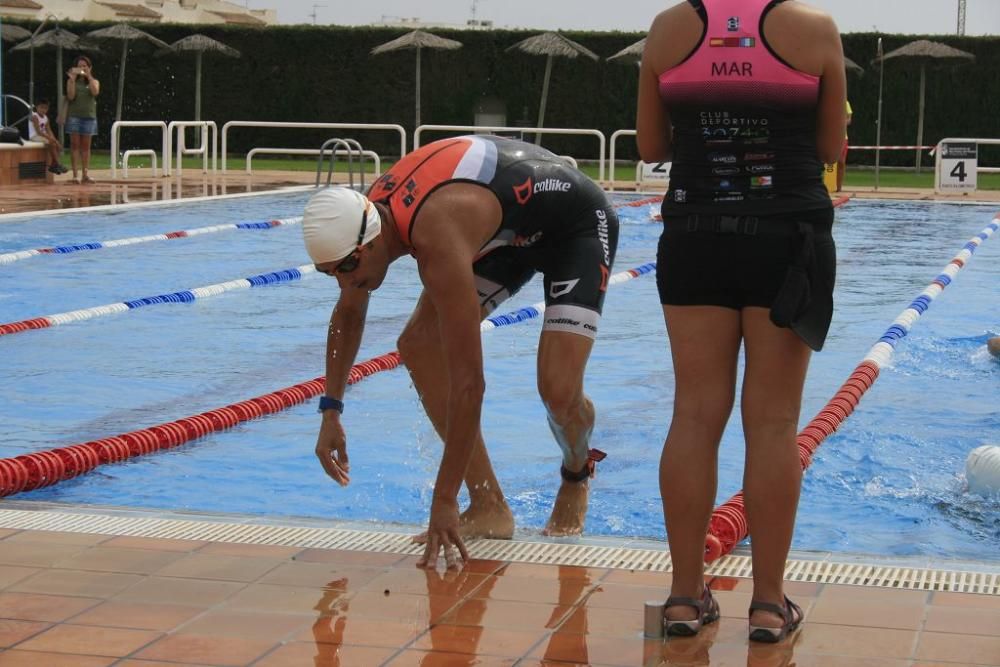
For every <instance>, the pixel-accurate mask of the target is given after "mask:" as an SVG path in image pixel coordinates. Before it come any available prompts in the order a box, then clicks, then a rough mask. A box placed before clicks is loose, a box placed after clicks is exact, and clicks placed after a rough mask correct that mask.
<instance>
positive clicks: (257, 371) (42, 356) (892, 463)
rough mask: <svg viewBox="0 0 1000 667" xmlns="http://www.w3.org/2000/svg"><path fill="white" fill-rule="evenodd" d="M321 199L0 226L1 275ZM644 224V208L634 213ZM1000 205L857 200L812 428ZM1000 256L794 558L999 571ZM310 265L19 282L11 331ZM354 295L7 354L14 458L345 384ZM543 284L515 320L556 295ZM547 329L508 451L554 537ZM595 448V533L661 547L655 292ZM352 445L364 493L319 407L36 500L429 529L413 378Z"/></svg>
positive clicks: (220, 237)
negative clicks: (840, 557) (987, 564)
mask: <svg viewBox="0 0 1000 667" xmlns="http://www.w3.org/2000/svg"><path fill="white" fill-rule="evenodd" d="M307 197H308V193H305V192H301V191H300V192H293V193H287V194H278V195H268V196H261V197H248V198H239V199H219V200H214V201H205V202H198V203H193V204H185V205H176V206H175V205H169V206H157V207H139V208H129V209H120V210H113V211H110V212H108V211H102V212H81V213H73V214H64V215H59V216H53V217H42V218H38V219H31V218H21V219H14V220H12V221H9V222H4V223H3V224H0V253H3V252H9V251H14V250H22V249H27V248H37V247H40V246H53V245H60V244H69V243H78V242H81V241H93V240H99V239H112V238H121V237H131V236H140V235H143V234H155V233H163V232H168V231H171V230H177V229H189V228H196V227H201V226H205V225H214V224H222V223H232V222H246V221H256V220H267V219H271V218H276V217H288V216H294V215H299V214H301V210H302V206H303V204H304V202H305V200H306V198H307ZM617 200H618V201H620V202H624V201H626V198H624V197H618V198H617ZM994 213H995V209H994V208H992V207H985V206H957V205H950V204H935V203H926V202H919V203H898V202H896V203H888V202H853V203H851V204H849V205H848V206H847V207H845V208H844V209H841V211H840V212H839V213H838V223H837V225H836V226H835V228H834V234H835V238H836V241H837V243H838V250H839V256H840V262H839V276H838V285H837V293H836V299H837V304H838V307H837V312H836V315H835V317H834V323H833V326H832V328H831V335H830V338H829V340H828V343H827V348H826V350H824V352H822V353H820V354H817V355H815V356H814V360H813V364H812V370H811V373H810V376H809V379H808V381H807V386H806V394H805V400H804V406H803V413H802V423H803V424H804V423H805V422H807V421H808V420H809V419H810V418H811V417H812V416H813V415H814V414H815V413H816V412H817V411H818V410H819V409H820V408H822V407H823V405H825V403H826V401H827V400H828V399H829V398H830V397H831V396H832V395H833V393H834V392H835V391H836V390H837V389H838V388H839V386H840V385H841V383H842V382H843V381H844V380H845V379H846V377H847V376H848V375H849V374H850V373H851V371H852V370H853V369H854V367H855V366H856V364H857V363H858V362H859V361H860V359H861V358H862V357H863V356H864V354H865V353H866V352H867V351H868V349H869V348H870V347H871V345H872V344H873V343H874V342H875V341H876V340H877V339H878V338H879V337H880V336H881V335H882V333H883V332H884V331H885V329H886V327H887V326H888V325H889V324H890V323H891V322H892V320H893V319H894V318H895V317H896V316H897V315H898V314H899V312H900V311H901V310H902V309H903V308H905V307H906V305H907V304H909V303H910V301H911V300H912V299H913V298H914V297H915V296H916V295H917V294H918V293H919V292H920V291H921V290H923V288H924V287H925V286H926V285H927V284H928V283H929V282H930V280H931V279H933V278H934V276H936V275H937V274H938V273H939V271H940V269H941V268H942V266H944V265H945V264H946V263H947V262H948V261H949V260H950V259H951V258H952V257H953V256H954V254H955V252H957V250H958V249H959V248H961V247H962V245H963V244H964V243H965V242H966V241H967V240H968V239H969V237H971V236H972V235H974V234H976V233H978V232H979V231H980V230H981V229H982V228H983V227H984V226H985V225H986V224H988V223H989V221H990V220H991V219H992V217H993V215H994ZM621 215H622V218H623V223H624V224H623V226H622V233H621V239H620V246H619V252H618V258H617V261H616V267H615V268H616V271H622V270H624V269H627V268H631V267H634V266H638V265H641V264H644V263H646V262H649V261H652V260H653V259H654V253H655V244H656V241H657V238H658V235H659V231H660V226H659V225H657V224H650V208H649V207H646V206H642V207H626V208H623V209H621ZM998 259H1000V243H998V242H997V241H996V240H994V241H993V242H992V243H989V242H988V243H985V244H984V245H983V246H982V247H981V248H980V249H979V250H978V251H977V253H976V256H975V258H974V259H973V260H972V261H971V262H970V264H969V266H968V268H966V269H965V270H964V271H962V272H961V273H960V274H959V276H958V278H957V279H956V281H955V283H954V284H953V285H952V286H951V287H950V288H949V289H948V290H946V292H945V293H944V294H943V295H942V296H941V297H940V298H939V299H938V300H936V301H935V303H934V305H933V307H932V308H931V309H930V310H929V311H928V313H927V314H926V315H925V316H923V317H921V318H920V320H919V321H918V322H917V323H916V324H915V325H914V327H913V330H912V332H911V333H910V335H909V336H908V337H907V338H906V339H905V340H904V341H902V342H901V343H900V344H899V345H898V346H897V351H896V355H895V357H894V358H893V360H892V363H891V365H890V366H889V367H888V368H885V369H884V370H883V372H882V374H881V376H880V378H879V380H878V382H877V383H876V384H875V386H874V387H873V389H872V390H871V391H870V392H869V393H868V394H867V395H866V396H865V397H864V398H863V399H862V402H861V404H860V406H859V408H858V410H857V411H856V412H855V413H854V415H852V416H851V417H850V418H849V419H848V420H847V422H845V424H844V425H843V426H842V427H841V428H840V430H839V431H838V432H837V433H836V434H834V435H833V436H832V437H831V438H829V439H828V440H827V442H826V443H825V444H824V445H823V446H822V447H821V448H820V450H819V452H818V454H817V456H816V459H815V462H814V464H813V466H812V468H811V469H810V471H809V473H808V474H807V476H806V481H805V486H804V490H803V496H802V503H801V507H800V510H799V520H798V525H797V529H796V534H795V538H794V542H793V547H794V548H796V549H803V550H822V551H833V552H840V553H864V554H879V555H927V556H940V557H953V558H971V559H993V558H995V554H996V550H997V547H998V545H1000V501H998V500H997V499H983V498H978V497H974V496H968V495H966V494H964V493H963V491H962V479H961V473H962V471H963V470H964V461H965V457H966V455H967V453H968V452H969V451H970V450H971V449H973V448H974V447H976V446H977V445H979V444H982V443H983V442H988V441H990V440H991V439H992V441H994V442H995V441H997V440H998V439H1000V428H998V427H1000V415H998V414H997V412H996V410H995V405H996V391H997V375H998V373H1000V365H998V364H997V363H996V362H995V361H994V360H993V359H992V358H991V357H990V356H989V355H988V354H987V353H986V351H985V348H984V343H985V340H986V339H987V338H988V337H989V336H991V335H997V333H1000V322H998V321H997V320H996V309H995V301H996V299H995V285H996V283H997V278H998V277H1000V262H998ZM307 263H308V258H307V256H306V254H305V251H304V248H303V246H302V242H301V233H300V232H299V230H298V229H297V227H295V226H290V227H278V228H274V229H269V230H255V231H246V230H239V231H228V232H220V233H218V234H211V235H205V236H199V237H195V238H188V239H175V240H171V241H169V242H154V243H146V244H139V245H132V246H126V247H120V248H113V249H104V250H96V251H92V252H90V251H88V252H78V253H74V254H68V255H62V256H40V257H31V258H28V259H25V260H23V261H18V262H15V263H12V264H10V265H6V266H0V276H2V277H3V281H2V283H0V321H3V322H9V321H14V320H21V319H26V318H32V317H37V316H40V315H45V314H50V313H57V312H62V311H69V310H74V309H77V308H83V307H88V306H96V305H101V304H107V303H112V302H118V301H124V300H128V299H133V298H138V297H144V296H148V295H153V294H160V293H164V292H173V291H176V290H181V289H186V288H192V287H196V286H201V285H208V284H214V283H220V282H224V281H228V280H233V279H237V278H243V277H246V276H250V275H255V274H261V273H265V272H270V271H276V270H280V269H287V268H290V267H295V266H299V265H303V264H307ZM417 294H418V281H417V276H416V270H415V265H414V264H413V262H412V261H408V260H407V261H401V262H399V263H397V264H395V265H394V266H393V269H392V270H391V271H390V275H389V278H388V279H387V282H386V284H385V285H384V286H383V288H382V289H381V290H379V291H378V292H376V293H375V295H374V298H373V300H372V304H371V307H370V309H369V320H368V326H367V330H366V333H365V338H364V341H363V343H362V349H361V352H360V354H359V360H361V359H367V358H369V357H373V356H377V355H380V354H382V353H384V352H387V351H389V350H392V349H394V346H395V339H396V336H397V335H398V333H399V331H400V329H401V328H402V326H403V324H404V323H405V321H406V318H407V317H408V315H409V313H410V310H411V309H412V306H413V303H414V301H415V299H416V297H417ZM336 297H337V287H336V283H335V281H333V280H330V279H328V278H326V277H324V276H318V275H307V276H304V277H303V279H302V280H299V281H296V282H291V283H288V284H282V285H277V286H267V287H263V288H259V289H252V290H242V291H236V292H231V293H227V294H223V295H219V296H216V297H213V298H209V299H205V300H199V301H196V302H194V303H190V304H169V305H160V306H155V307H150V308H142V309H139V310H135V311H130V312H128V313H122V314H117V315H111V316H108V317H101V318H96V319H93V320H89V321H86V322H80V323H74V324H69V325H66V326H60V327H56V328H52V329H48V330H44V331H31V332H26V333H21V334H17V335H13V336H4V337H2V338H0V349H2V358H3V359H4V363H3V365H2V371H0V380H2V382H3V387H4V388H3V390H0V396H2V397H3V400H2V401H0V423H2V424H3V425H4V426H3V431H2V432H3V434H4V439H3V441H2V442H0V457H9V456H16V455H18V454H23V453H27V452H30V451H35V450H39V449H43V448H49V447H55V446H65V445H68V444H73V443H78V442H84V441H87V440H93V439H97V438H102V437H106V436H109V435H114V434H118V433H123V432H127V431H131V430H135V429H138V428H144V427H147V426H150V425H153V424H157V423H161V422H165V421H169V420H173V419H178V418H181V417H185V416H188V415H193V414H196V413H199V412H204V411H206V410H210V409H214V408H217V407H221V406H223V405H227V404H230V403H234V402H237V401H241V400H245V399H247V398H250V397H253V396H258V395H261V394H264V393H267V392H271V391H274V390H275V389H278V388H280V387H286V386H288V385H290V384H294V383H297V382H301V381H303V380H307V379H312V378H314V377H316V376H317V375H320V374H321V373H322V371H323V368H322V358H323V346H324V332H325V324H326V321H327V318H328V317H329V311H330V308H331V307H332V306H333V303H334V301H335V300H336ZM541 297H542V295H541V289H540V286H539V284H538V283H537V282H535V283H532V284H530V285H529V286H527V287H526V288H525V289H524V290H523V291H522V292H521V294H519V295H518V296H517V297H515V298H514V299H513V300H511V301H510V302H508V303H507V304H505V306H504V307H503V308H502V310H503V311H504V312H506V311H508V310H513V309H515V308H518V307H520V306H524V305H528V304H532V303H535V302H537V301H539V300H540V299H541ZM538 327H539V325H538V320H534V321H531V322H527V323H522V324H518V325H514V326H510V327H504V328H502V329H499V330H496V331H492V332H488V333H486V334H485V335H484V339H483V340H484V354H485V358H486V380H487V396H486V402H485V406H484V422H483V429H484V434H485V437H486V440H487V443H488V446H489V450H490V455H491V457H492V459H493V461H494V464H495V466H496V468H497V472H498V476H499V478H500V481H501V483H502V484H503V486H504V490H505V492H506V494H507V496H508V499H509V501H510V503H511V505H512V508H513V510H514V513H515V516H516V517H517V520H518V526H519V529H520V530H522V531H528V532H537V531H538V530H539V529H540V528H541V527H542V526H543V525H544V522H545V519H546V518H547V516H548V511H549V508H550V505H551V501H552V497H553V495H554V493H555V490H556V484H557V480H558V466H559V461H560V456H559V453H558V449H557V447H556V446H555V444H554V443H553V442H552V439H551V436H550V434H549V432H548V428H547V427H546V424H545V417H544V411H543V408H542V407H541V405H540V403H539V401H538V400H537V398H536V395H535V384H534V347H535V344H536V342H537V337H538ZM587 387H588V392H589V394H590V395H591V397H592V398H593V399H594V402H595V404H596V406H597V409H598V422H597V425H596V429H595V438H594V445H595V446H598V447H600V448H601V449H604V450H605V451H607V452H608V453H609V458H608V459H607V460H606V461H604V462H603V463H602V464H601V465H600V469H599V473H598V477H597V479H596V480H595V483H594V486H593V489H594V490H593V493H592V499H591V509H590V513H589V516H588V521H587V532H588V533H589V534H591V535H595V534H596V535H611V536H642V537H654V538H657V537H659V538H662V536H663V525H662V516H661V510H660V500H659V492H658V489H657V475H656V466H657V461H658V458H659V452H660V447H661V445H662V442H663V437H664V435H665V434H666V431H667V427H668V420H669V416H670V403H671V399H672V375H671V369H670V364H669V351H668V348H667V342H666V337H665V335H664V326H663V322H662V317H661V315H660V310H659V306H658V300H657V296H656V286H655V281H654V280H653V278H652V277H643V278H638V279H635V280H632V281H629V282H628V283H626V284H624V285H620V286H618V287H615V288H614V289H613V290H612V292H611V293H610V294H609V296H608V299H607V304H606V308H605V316H604V319H603V322H602V328H601V334H600V336H599V338H598V341H597V344H596V346H595V348H594V353H593V358H592V361H591V364H590V366H589V369H588V378H587ZM346 403H347V410H346V414H345V425H346V428H347V430H348V438H349V444H350V452H351V462H352V483H351V485H350V486H349V487H347V488H345V489H342V488H339V487H337V486H336V485H335V484H334V483H333V482H331V481H329V480H328V479H327V478H326V477H325V476H324V475H323V473H322V470H321V469H320V467H319V465H318V464H317V463H316V462H315V458H314V456H313V453H312V451H313V447H314V444H315V437H316V432H317V429H318V425H319V417H318V415H316V414H315V407H314V402H310V403H309V404H307V405H301V406H298V407H295V408H292V409H290V410H287V411H284V412H282V413H279V414H276V415H272V416H269V417H267V418H265V419H261V420H256V421H253V422H248V423H245V424H242V425H240V426H238V427H237V428H234V429H231V430H229V431H226V432H222V433H218V434H213V435H210V436H207V437H205V438H202V439H200V440H197V441H195V442H194V443H192V444H190V445H186V446H183V447H180V448H178V449H175V450H171V451H167V452H161V453H158V454H154V455H150V456H146V457H140V458H137V459H133V460H131V461H129V462H127V463H122V464H116V465H108V466H102V467H100V468H98V469H97V470H96V471H94V472H92V473H90V474H88V475H84V476H83V477H80V478H77V479H73V480H69V481H67V482H63V483H60V484H58V485H56V486H53V487H49V488H46V489H40V490H38V491H34V492H31V493H24V494H20V495H18V496H17V498H18V499H26V500H32V499H33V500H47V501H54V502H60V503H72V504H81V503H82V504H105V505H125V506H133V507H146V508H162V509H172V510H198V511H209V512H237V513H247V514H255V515H265V516H307V517H317V518H329V519H342V520H351V521H362V522H372V523H386V522H391V523H403V524H412V525H420V524H422V523H424V521H425V520H426V513H427V508H428V507H429V503H430V494H431V485H432V483H433V479H434V475H435V472H436V468H437V462H438V458H439V456H440V445H439V443H438V440H437V437H436V435H435V434H434V432H433V429H432V428H431V426H430V424H429V422H428V421H427V419H426V417H424V416H423V412H422V409H421V407H420V404H419V402H418V400H417V398H416V395H415V393H414V391H413V389H412V388H411V386H410V383H409V378H408V376H407V375H406V373H405V371H403V370H397V371H393V372H388V373H380V374H378V375H375V376H373V377H371V378H368V379H366V380H365V381H364V382H362V383H361V384H358V385H355V386H354V387H352V388H351V389H350V390H349V392H348V395H347V397H346ZM742 447H743V446H742V433H741V431H740V425H739V422H738V420H736V419H734V420H733V421H732V422H731V424H730V426H729V428H728V429H727V431H726V433H725V436H724V440H723V447H722V452H721V469H720V483H719V496H718V501H719V502H722V501H724V500H726V499H727V498H729V497H730V496H731V495H732V494H733V493H735V492H736V491H738V490H739V488H740V486H741V480H740V477H741V475H742Z"/></svg>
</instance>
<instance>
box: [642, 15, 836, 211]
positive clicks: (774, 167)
mask: <svg viewBox="0 0 1000 667" xmlns="http://www.w3.org/2000/svg"><path fill="white" fill-rule="evenodd" d="M784 1H785V0H688V2H690V3H691V5H692V6H693V7H694V8H695V9H696V10H697V11H698V13H699V15H700V16H701V18H702V21H703V22H704V25H705V29H704V31H703V32H702V35H701V40H700V41H699V43H698V46H697V47H695V49H694V50H693V51H692V52H691V53H690V54H689V55H688V57H687V58H686V59H685V60H684V61H683V62H681V63H680V64H679V65H677V66H676V67H673V68H671V69H669V70H667V71H665V72H663V73H662V74H660V77H659V82H660V97H661V99H662V100H663V104H664V106H665V108H666V110H667V112H668V113H669V114H670V119H671V123H672V124H673V147H674V159H673V166H672V168H671V172H670V190H669V191H668V193H667V198H666V199H665V200H664V203H663V213H664V215H678V214H685V213H687V214H702V215H708V214H717V215H772V214H779V213H790V212H795V211H805V210H813V209H818V208H828V207H829V206H830V197H829V195H828V194H827V191H826V188H825V187H824V185H823V180H822V169H823V165H822V163H821V161H820V159H819V156H818V155H817V149H816V128H817V113H816V108H817V105H818V102H819V85H820V79H819V77H817V76H813V75H811V74H806V73H805V72H800V71H798V70H796V69H795V68H793V67H792V66H791V65H789V64H788V63H787V62H785V61H784V60H782V59H781V57H780V56H779V55H778V54H777V53H775V52H774V51H773V50H772V49H771V47H770V46H769V45H768V43H767V40H765V39H764V31H763V25H764V20H765V18H766V17H767V14H768V12H770V11H771V10H772V9H773V8H774V7H775V6H776V5H778V4H780V3H781V2H784Z"/></svg>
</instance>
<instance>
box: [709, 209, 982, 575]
mask: <svg viewBox="0 0 1000 667" xmlns="http://www.w3.org/2000/svg"><path fill="white" fill-rule="evenodd" d="M997 229H1000V214H997V216H996V217H995V218H994V219H993V222H992V223H990V224H989V225H988V226H987V227H986V228H984V229H983V231H981V232H980V233H979V234H977V235H976V236H974V237H973V238H972V239H971V240H970V241H969V242H968V243H966V244H965V246H964V247H963V248H962V250H961V252H959V253H958V254H957V255H955V257H954V259H952V260H951V262H949V263H948V265H947V266H945V268H944V270H943V271H942V272H941V274H940V275H938V277H936V278H935V279H934V280H933V281H932V282H931V284H930V285H928V286H927V288H926V289H925V290H924V291H923V292H921V293H920V294H919V295H918V296H917V298H916V299H914V300H913V302H912V303H910V305H909V307H907V308H906V310H904V311H903V312H902V313H900V315H899V317H897V318H896V319H895V321H893V323H892V325H891V326H890V327H889V328H888V329H887V330H886V332H885V333H884V334H883V335H882V337H881V338H879V340H878V342H877V343H875V345H874V346H872V348H871V349H870V350H869V351H868V354H866V355H865V357H864V359H863V360H862V361H861V363H860V364H858V366H857V367H856V368H855V369H854V372H853V373H851V375H850V377H848V378H847V381H846V382H845V383H844V384H843V385H841V387H840V389H839V390H838V391H837V393H836V394H834V396H833V398H832V399H830V401H829V402H828V403H827V404H826V407H824V408H823V409H822V410H820V411H819V414H817V415H816V416H815V417H813V420H812V421H811V422H809V424H808V425H807V426H806V427H805V428H804V429H802V431H801V432H799V434H798V436H797V437H796V440H795V443H796V446H797V447H798V450H799V462H800V463H801V464H802V469H803V470H805V469H806V468H808V467H809V464H810V463H812V458H813V454H814V453H815V452H816V450H817V449H819V446H820V444H822V443H823V441H824V440H826V438H827V437H828V436H830V435H831V434H833V432H834V431H836V430H837V429H838V428H839V427H840V425H841V424H842V423H843V422H844V420H845V419H847V417H848V416H849V415H850V414H851V413H852V412H854V408H856V407H857V405H858V402H859V401H860V400H861V397H862V396H864V395H865V393H866V392H867V391H868V390H869V389H871V387H872V385H873V384H874V383H875V380H877V379H878V376H879V372H880V371H881V369H882V368H883V367H885V365H886V364H888V363H889V361H890V360H891V359H892V355H893V353H894V352H895V349H896V344H897V343H899V341H901V340H902V339H903V338H905V337H906V335H907V334H908V333H909V332H910V328H911V327H912V326H913V324H914V323H915V322H916V321H917V319H918V318H919V317H920V316H921V315H922V314H923V313H924V312H925V311H926V310H927V309H928V308H930V305H931V303H932V302H933V301H934V299H935V298H937V296H938V295H939V294H940V293H941V292H942V291H944V288H945V287H947V286H948V285H950V284H951V281H952V280H954V278H955V275H956V274H957V273H958V272H959V271H961V270H962V267H964V266H965V265H966V264H967V263H968V261H969V260H970V259H971V258H972V255H973V254H974V253H975V252H976V249H977V248H978V247H979V246H980V245H981V244H982V243H983V242H984V241H986V240H987V239H988V238H990V236H992V235H993V233H994V232H996V231H997ZM749 533H750V527H749V524H748V522H747V516H746V510H745V505H744V500H743V492H742V491H740V492H739V493H738V494H736V495H735V496H733V497H732V498H730V499H729V500H727V501H726V502H725V503H723V504H722V505H720V506H719V507H717V508H716V509H715V511H714V512H713V513H712V518H711V520H710V522H709V528H708V536H707V538H706V540H705V562H707V563H711V562H712V561H714V560H716V559H718V558H720V557H722V556H724V555H726V554H728V553H730V552H731V551H732V550H733V548H735V547H736V545H737V544H739V543H740V542H742V541H743V540H744V539H746V537H747V536H748V535H749Z"/></svg>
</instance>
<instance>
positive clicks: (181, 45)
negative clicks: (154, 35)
mask: <svg viewBox="0 0 1000 667" xmlns="http://www.w3.org/2000/svg"><path fill="white" fill-rule="evenodd" d="M170 53H194V62H195V65H194V119H195V120H201V60H202V57H203V56H204V55H205V53H218V54H219V55H223V56H229V57H230V58H239V57H240V52H239V51H237V50H236V49H234V48H233V47H231V46H226V45H225V44H223V43H222V42H220V41H217V40H214V39H212V38H211V37H206V36H205V35H189V36H187V37H184V38H183V39H179V40H177V41H176V42H174V43H173V44H171V45H170V46H168V47H167V48H165V49H160V50H159V51H157V52H156V55H157V56H158V57H159V56H164V55H167V54H170Z"/></svg>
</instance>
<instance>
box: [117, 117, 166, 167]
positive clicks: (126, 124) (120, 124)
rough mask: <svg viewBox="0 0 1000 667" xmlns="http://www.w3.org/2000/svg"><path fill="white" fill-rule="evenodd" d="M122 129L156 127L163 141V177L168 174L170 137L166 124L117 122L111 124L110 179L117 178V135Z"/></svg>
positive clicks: (151, 121)
mask: <svg viewBox="0 0 1000 667" xmlns="http://www.w3.org/2000/svg"><path fill="white" fill-rule="evenodd" d="M124 127H158V128H160V134H161V136H162V139H163V172H164V173H163V175H164V176H167V175H168V174H169V173H170V135H169V133H168V131H167V124H166V122H165V121H162V120H118V121H115V122H114V123H112V124H111V178H116V177H117V176H118V161H119V159H120V155H119V154H118V149H119V146H118V135H119V132H120V131H121V129H122V128H124Z"/></svg>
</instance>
